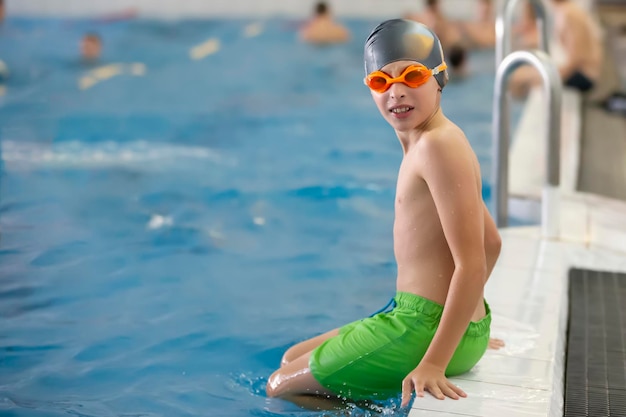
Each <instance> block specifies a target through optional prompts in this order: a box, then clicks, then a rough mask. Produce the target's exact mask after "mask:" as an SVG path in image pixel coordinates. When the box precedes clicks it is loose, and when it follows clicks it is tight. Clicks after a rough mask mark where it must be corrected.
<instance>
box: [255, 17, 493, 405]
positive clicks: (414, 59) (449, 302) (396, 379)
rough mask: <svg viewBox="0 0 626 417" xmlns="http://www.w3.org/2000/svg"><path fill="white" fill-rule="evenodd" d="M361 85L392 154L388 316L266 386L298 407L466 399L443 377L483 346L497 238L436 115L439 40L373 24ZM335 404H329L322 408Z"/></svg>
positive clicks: (346, 332) (403, 25)
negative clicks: (394, 145) (396, 153)
mask: <svg viewBox="0 0 626 417" xmlns="http://www.w3.org/2000/svg"><path fill="white" fill-rule="evenodd" d="M364 55H365V73H366V78H365V80H364V81H365V83H366V85H367V86H368V87H369V89H370V91H371V95H372V98H373V101H374V103H375V104H376V106H377V108H378V110H379V111H380V113H381V114H382V116H383V118H384V119H385V120H386V121H387V122H388V123H389V125H390V126H391V127H392V128H393V129H394V131H395V133H396V136H397V138H398V139H399V141H400V145H401V147H402V151H403V158H402V162H401V164H400V169H399V173H398V178H397V185H396V194H395V222H394V227H393V245H394V254H395V260H396V264H397V277H396V294H395V297H394V298H393V303H392V305H393V308H392V309H391V310H390V311H383V312H380V313H377V314H374V315H373V316H371V317H369V318H364V319H362V320H358V321H355V322H353V323H350V324H347V325H345V326H343V327H340V328H337V329H334V330H331V331H329V332H327V333H324V334H321V335H318V336H316V337H313V338H311V339H309V340H305V341H303V342H300V343H298V344H296V345H294V346H292V347H291V348H289V349H288V350H287V351H286V352H285V354H284V356H283V358H282V361H281V366H280V368H279V369H278V370H276V371H275V372H274V373H273V374H272V375H271V376H270V377H269V379H268V382H267V386H266V392H267V395H268V396H269V397H280V398H283V399H287V400H290V401H292V402H294V403H296V404H298V405H300V406H303V407H307V408H318V409H323V408H335V407H337V406H338V404H337V402H339V403H341V400H342V399H343V398H347V399H349V400H351V401H361V400H364V401H371V400H385V399H388V398H393V397H397V396H398V395H399V394H401V395H402V406H405V405H407V404H408V403H409V401H410V399H411V396H412V393H413V391H414V392H415V393H416V394H417V396H418V397H422V396H423V395H424V392H425V391H428V392H429V393H430V394H432V395H433V396H435V397H436V398H438V399H444V398H445V397H449V398H454V399H458V398H459V397H464V396H466V394H465V393H464V392H463V391H462V390H461V389H460V388H459V387H457V386H455V385H454V384H452V383H451V382H450V381H448V379H447V376H452V375H459V374H462V373H464V372H467V371H469V370H470V369H471V368H472V367H473V366H474V365H475V364H476V363H477V362H478V361H479V360H480V358H481V357H482V356H483V354H484V353H485V351H486V349H487V348H488V346H489V347H494V348H497V347H499V346H501V345H502V342H501V341H499V340H495V339H490V323H491V313H490V310H489V306H488V304H487V303H486V301H485V300H484V288H485V284H486V282H487V279H488V278H489V276H490V274H491V271H492V270H493V268H494V266H495V263H496V260H497V259H498V256H499V254H500V247H501V239H500V235H499V233H498V229H497V228H496V225H495V223H494V221H493V219H492V217H491V215H490V214H489V211H488V210H487V207H486V206H485V204H484V202H483V200H482V194H481V187H482V181H481V173H480V166H479V162H478V159H477V157H476V155H475V153H474V151H473V150H472V148H471V145H470V143H469V142H468V140H467V139H466V137H465V135H464V133H463V132H462V131H461V129H460V128H459V127H458V126H457V125H455V124H454V123H453V122H452V121H450V120H449V119H448V118H447V117H446V116H445V115H444V114H443V111H442V109H441V107H440V101H441V94H442V90H443V88H444V87H445V85H446V83H447V81H448V73H447V70H446V63H445V62H444V56H443V51H442V48H441V44H440V42H439V39H438V38H437V36H436V35H435V33H434V32H433V31H431V30H430V29H429V28H427V27H426V26H424V25H423V24H420V23H418V22H415V21H411V20H405V19H393V20H387V21H385V22H383V23H381V24H380V25H378V26H377V27H376V28H375V29H374V30H373V32H372V33H371V34H370V35H369V37H368V38H367V41H366V43H365V54H364ZM333 401H334V403H333Z"/></svg>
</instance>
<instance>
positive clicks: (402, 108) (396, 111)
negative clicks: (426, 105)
mask: <svg viewBox="0 0 626 417" xmlns="http://www.w3.org/2000/svg"><path fill="white" fill-rule="evenodd" d="M391 111H392V112H394V113H406V112H408V111H409V108H408V107H398V108H397V109H392V110H391Z"/></svg>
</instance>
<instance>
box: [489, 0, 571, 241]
mask: <svg viewBox="0 0 626 417" xmlns="http://www.w3.org/2000/svg"><path fill="white" fill-rule="evenodd" d="M521 1H523V0H506V1H505V2H504V4H503V6H502V7H501V9H500V10H499V11H498V16H497V19H496V79H495V88H494V99H493V124H492V128H493V143H494V147H493V171H492V172H493V175H492V186H493V190H494V193H493V195H494V213H495V216H496V224H497V225H498V227H506V226H507V225H508V214H509V213H508V211H509V210H508V199H509V143H510V121H509V100H508V95H507V92H506V89H505V87H506V82H507V81H508V78H509V76H510V74H511V73H512V72H513V71H514V70H515V69H517V68H518V67H520V66H521V65H524V64H528V65H532V66H533V67H535V68H536V69H537V71H539V73H540V74H541V78H542V80H543V93H544V100H545V102H546V109H545V113H544V117H545V121H546V123H545V131H544V141H545V146H546V160H545V164H546V179H545V183H544V186H543V189H542V201H541V230H542V235H543V236H544V237H547V238H558V236H559V219H558V206H559V196H558V189H559V174H560V140H561V93H562V86H561V80H560V77H559V74H558V71H557V68H556V65H555V64H554V62H553V61H552V59H551V58H550V55H549V54H548V51H549V48H548V44H549V38H548V28H547V27H548V25H547V23H548V22H547V17H548V16H547V13H546V7H545V4H544V3H543V1H542V0H524V1H530V3H531V4H532V6H533V7H534V10H535V14H536V21H537V26H538V29H539V30H540V48H541V49H540V50H521V51H514V52H511V49H512V46H511V29H512V21H513V16H514V13H515V11H516V10H517V8H518V7H517V6H518V5H519V3H520V2H521ZM528 169H534V167H532V166H529V167H528Z"/></svg>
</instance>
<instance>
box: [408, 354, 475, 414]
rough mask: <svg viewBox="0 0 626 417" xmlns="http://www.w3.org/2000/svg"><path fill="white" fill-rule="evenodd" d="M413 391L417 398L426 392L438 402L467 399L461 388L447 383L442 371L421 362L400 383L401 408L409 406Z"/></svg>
mask: <svg viewBox="0 0 626 417" xmlns="http://www.w3.org/2000/svg"><path fill="white" fill-rule="evenodd" d="M413 390H415V394H416V395H417V396H418V397H423V396H424V391H428V392H430V393H431V394H432V396H433V397H435V398H437V399H439V400H443V399H444V398H445V397H450V398H452V399H454V400H458V399H459V397H467V394H465V392H464V391H463V390H462V389H461V388H459V387H457V386H456V385H454V384H453V383H451V382H450V381H448V379H447V378H446V376H445V374H444V369H441V368H439V367H437V366H435V365H433V364H430V363H428V362H421V363H420V364H419V365H418V366H417V368H415V369H414V370H413V371H412V372H411V373H410V374H408V375H407V376H406V378H404V380H403V381H402V405H401V406H402V407H404V406H406V405H408V404H409V401H410V400H411V393H412V392H413Z"/></svg>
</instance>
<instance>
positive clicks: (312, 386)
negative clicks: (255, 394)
mask: <svg viewBox="0 0 626 417" xmlns="http://www.w3.org/2000/svg"><path fill="white" fill-rule="evenodd" d="M310 356H311V352H307V353H305V354H304V355H302V356H300V357H299V358H297V359H295V360H293V361H292V362H290V363H289V364H287V365H285V366H283V367H282V368H280V369H279V370H277V371H276V372H274V373H273V374H272V375H271V376H270V378H269V380H268V381H267V387H266V392H267V396H268V397H280V398H284V399H286V400H289V401H291V402H294V403H295V404H298V405H300V406H303V407H306V408H309V409H333V408H336V407H338V406H340V404H341V402H340V401H338V400H339V398H338V396H337V394H335V393H333V392H331V391H330V390H328V389H327V388H325V387H323V386H322V385H321V384H320V383H319V382H317V380H316V379H315V377H313V374H312V373H311V369H310V368H309V357H310Z"/></svg>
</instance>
